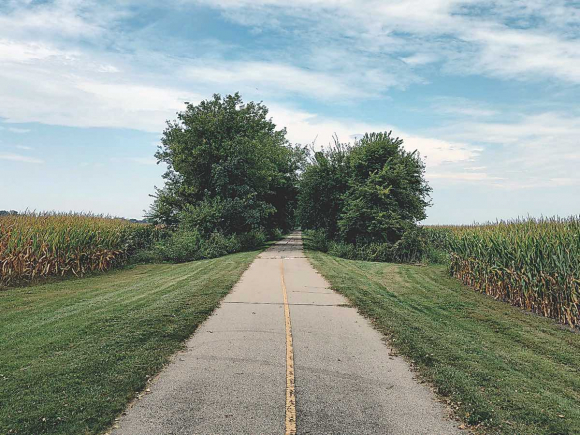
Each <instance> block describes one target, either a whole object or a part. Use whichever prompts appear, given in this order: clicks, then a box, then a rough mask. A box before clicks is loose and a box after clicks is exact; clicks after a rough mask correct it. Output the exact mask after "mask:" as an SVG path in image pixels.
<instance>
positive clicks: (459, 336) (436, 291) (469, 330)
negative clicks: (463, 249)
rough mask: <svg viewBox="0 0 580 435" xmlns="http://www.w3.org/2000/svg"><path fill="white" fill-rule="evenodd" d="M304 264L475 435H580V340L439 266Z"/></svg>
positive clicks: (316, 258) (322, 257) (315, 256)
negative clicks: (409, 363)
mask: <svg viewBox="0 0 580 435" xmlns="http://www.w3.org/2000/svg"><path fill="white" fill-rule="evenodd" d="M308 256H309V258H310V260H311V262H312V264H313V266H314V267H315V268H316V269H318V271H320V272H321V273H322V275H324V276H325V277H326V279H327V280H328V281H329V282H330V283H331V284H332V287H333V288H334V289H335V290H337V291H339V292H340V293H342V294H344V295H345V296H346V297H347V298H348V299H349V300H350V301H351V302H352V303H353V305H355V306H356V307H357V308H358V310H359V311H360V312H361V313H362V314H363V315H365V316H367V317H368V318H370V319H371V320H372V322H373V323H374V324H375V325H376V327H377V328H378V329H379V330H380V331H381V332H383V333H384V334H385V335H387V336H388V337H390V341H391V343H392V345H393V347H394V348H395V349H396V350H397V351H398V352H399V353H401V354H403V355H405V356H406V357H408V358H409V359H410V360H412V361H413V362H414V365H415V366H416V367H417V369H418V371H419V372H420V373H421V374H422V375H423V376H424V377H425V378H427V379H429V380H430V381H431V382H432V383H433V384H434V385H435V387H436V389H437V390H438V392H439V394H441V395H442V396H444V397H447V399H448V400H450V401H451V403H452V406H453V407H454V408H455V407H456V412H457V414H458V415H459V416H460V417H461V418H462V419H463V420H464V421H465V422H467V423H469V424H471V425H474V426H478V427H477V429H476V430H478V431H481V432H485V433H507V434H512V433H513V434H580V334H578V333H576V332H573V331H570V330H566V329H564V328H562V327H560V326H559V325H557V324H556V323H555V322H554V321H552V320H549V319H546V318H542V317H539V316H536V315H534V314H529V313H526V312H523V311H521V310H519V309H517V308H515V307H512V306H510V305H508V304H506V303H503V302H499V301H495V300H493V299H492V298H490V297H488V296H485V295H482V294H480V293H476V292H474V291H473V290H471V289H469V288H467V287H465V286H463V285H462V284H460V283H459V282H458V281H456V280H454V279H452V278H450V277H449V276H448V273H447V271H446V269H445V268H444V267H442V266H426V267H421V266H410V265H395V264H385V263H370V262H363V261H351V260H344V259H340V258H335V257H332V256H329V255H327V254H323V253H320V252H314V251H309V252H308Z"/></svg>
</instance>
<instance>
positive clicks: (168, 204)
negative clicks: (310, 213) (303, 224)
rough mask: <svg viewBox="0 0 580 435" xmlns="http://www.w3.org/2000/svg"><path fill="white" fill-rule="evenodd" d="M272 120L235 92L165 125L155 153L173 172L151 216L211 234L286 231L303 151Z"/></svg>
mask: <svg viewBox="0 0 580 435" xmlns="http://www.w3.org/2000/svg"><path fill="white" fill-rule="evenodd" d="M267 115H268V109H267V108H266V107H265V106H264V105H263V104H261V103H254V102H250V103H248V104H244V103H243V101H242V99H241V97H240V95H239V94H238V93H236V94H234V95H227V96H225V97H223V98H222V97H221V96H220V95H218V94H216V95H214V96H213V99H210V100H205V101H202V102H201V103H200V104H198V105H196V106H195V105H193V104H189V103H187V105H186V109H185V111H182V112H179V113H178V114H177V120H175V121H173V122H169V121H168V123H167V128H166V129H165V131H164V132H163V138H162V140H161V143H162V145H161V146H160V147H159V149H158V151H157V153H156V154H155V156H156V158H157V159H158V162H163V163H166V164H167V167H168V169H167V171H166V173H165V174H164V176H163V178H164V179H165V186H164V187H163V188H162V189H157V191H156V194H155V202H154V204H153V206H152V208H151V211H150V213H149V218H150V219H151V220H153V221H154V222H162V223H165V224H168V225H173V226H175V225H178V224H180V225H183V226H186V227H189V228H192V229H193V228H195V229H196V230H199V231H201V232H203V233H206V234H209V233H211V232H214V231H219V232H222V233H224V234H241V233H244V232H248V231H251V230H254V229H273V228H274V227H276V226H280V227H283V228H288V227H289V226H290V225H291V224H290V221H291V220H292V219H293V210H292V204H293V202H295V197H296V183H297V180H296V167H297V165H298V164H299V160H300V157H299V156H300V149H299V148H295V147H292V146H290V145H289V144H288V141H287V140H286V137H285V136H286V130H285V129H282V130H276V125H275V124H274V123H273V122H272V121H271V119H269V118H268V117H267Z"/></svg>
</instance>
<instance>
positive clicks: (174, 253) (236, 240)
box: [149, 229, 267, 263]
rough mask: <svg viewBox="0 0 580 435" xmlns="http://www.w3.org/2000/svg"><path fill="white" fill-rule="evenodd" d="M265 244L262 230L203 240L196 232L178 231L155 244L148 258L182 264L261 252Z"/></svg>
mask: <svg viewBox="0 0 580 435" xmlns="http://www.w3.org/2000/svg"><path fill="white" fill-rule="evenodd" d="M266 240H267V234H266V233H265V232H264V231H260V230H255V231H249V232H247V233H244V234H232V235H229V236H228V235H224V234H222V233H219V232H214V233H211V234H210V235H209V236H204V235H202V234H201V233H199V232H198V231H195V230H184V229H179V230H177V231H175V232H172V233H171V234H170V235H169V237H168V238H167V239H165V240H163V241H161V242H159V243H157V244H155V246H154V247H153V249H151V251H150V252H149V254H150V256H151V257H150V259H151V260H160V261H171V262H175V263H183V262H186V261H194V260H201V259H205V258H216V257H221V256H223V255H227V254H233V253H234V252H240V251H245V250H249V249H254V248H258V247H260V246H262V245H263V244H264V243H265V242H266Z"/></svg>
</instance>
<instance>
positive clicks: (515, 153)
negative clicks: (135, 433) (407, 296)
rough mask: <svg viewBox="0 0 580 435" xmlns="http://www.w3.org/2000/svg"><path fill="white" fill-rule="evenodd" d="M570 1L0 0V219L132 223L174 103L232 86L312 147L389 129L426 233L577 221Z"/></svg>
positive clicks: (578, 63) (152, 177) (574, 38)
mask: <svg viewBox="0 0 580 435" xmlns="http://www.w3.org/2000/svg"><path fill="white" fill-rule="evenodd" d="M579 37H580V3H579V2H576V1H564V0H562V1H560V0H464V1H456V0H402V1H387V0H356V1H355V0H310V1H305V0H294V1H292V2H287V1H282V0H165V1H164V2H156V1H152V0H116V1H104V0H101V1H96V0H83V1H80V0H54V1H32V0H17V1H16V0H14V1H13V0H2V1H0V192H1V194H0V209H16V210H24V209H30V210H60V211H69V210H73V211H92V212H95V213H105V214H112V215H118V216H125V217H141V216H142V212H143V210H144V209H146V208H148V205H149V203H150V200H151V199H150V198H149V194H150V193H152V192H153V186H155V185H158V186H161V185H162V179H161V174H162V173H163V170H164V168H163V167H161V166H157V165H156V163H155V159H154V158H153V154H154V152H155V150H156V146H157V144H158V141H159V138H160V136H161V132H162V131H163V128H164V125H165V121H166V120H167V119H173V118H174V116H175V112H176V111H178V110H181V109H182V108H183V107H184V105H183V102H184V101H190V102H198V101H200V100H201V99H205V98H209V97H210V96H211V95H212V94H213V93H215V92H218V93H222V94H226V93H233V92H236V91H240V92H241V94H242V96H243V98H244V99H245V100H246V101H249V100H261V101H263V102H264V103H265V104H266V105H267V106H268V107H269V108H270V109H271V111H270V113H271V115H272V118H273V120H274V121H275V122H276V124H277V125H279V126H280V127H286V128H287V130H288V139H289V140H290V141H292V142H295V143H302V144H308V143H312V142H313V141H315V146H316V147H319V146H321V145H324V144H327V143H329V142H330V140H331V137H332V135H333V134H335V133H336V134H337V135H338V137H339V139H340V140H341V141H345V142H346V141H352V140H353V138H354V137H356V135H358V134H362V133H364V132H368V131H384V130H393V132H394V134H395V135H397V136H400V137H402V138H403V139H404V140H405V145H406V147H408V148H409V149H418V150H419V151H420V153H421V155H423V156H425V158H426V162H427V178H428V180H429V182H430V184H431V185H432V187H433V189H434V191H433V206H432V207H431V208H430V209H429V211H428V214H429V218H428V220H427V223H470V222H473V221H485V220H494V219H496V218H500V219H502V218H504V219H505V218H511V217H517V216H525V215H528V214H529V215H534V216H539V215H555V214H558V215H571V214H578V213H580V207H579V206H580V200H579V197H580V195H579V194H580V173H579V171H578V167H579V165H580V105H579V104H578V101H579V99H580V39H579Z"/></svg>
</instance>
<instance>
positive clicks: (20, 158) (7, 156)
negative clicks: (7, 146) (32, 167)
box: [0, 153, 44, 163]
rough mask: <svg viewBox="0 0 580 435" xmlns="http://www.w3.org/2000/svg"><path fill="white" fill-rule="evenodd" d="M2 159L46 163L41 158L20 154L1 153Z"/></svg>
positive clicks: (0, 158)
mask: <svg viewBox="0 0 580 435" xmlns="http://www.w3.org/2000/svg"><path fill="white" fill-rule="evenodd" d="M0 160H10V161H13V162H23V163H44V161H43V160H40V159H35V158H32V157H28V156H22V155H20V154H8V153H0Z"/></svg>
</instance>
